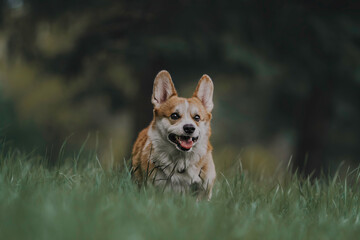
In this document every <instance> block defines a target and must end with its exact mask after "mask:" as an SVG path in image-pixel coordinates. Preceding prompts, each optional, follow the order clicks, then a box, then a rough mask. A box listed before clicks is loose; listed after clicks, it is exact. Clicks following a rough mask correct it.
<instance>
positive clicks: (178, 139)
mask: <svg viewBox="0 0 360 240" xmlns="http://www.w3.org/2000/svg"><path fill="white" fill-rule="evenodd" d="M213 90H214V86H213V83H212V81H211V79H210V77H209V76H208V75H206V74H205V75H203V76H202V77H201V79H200V81H199V83H198V85H197V87H196V90H195V92H194V94H193V96H192V97H191V98H181V97H178V95H177V92H176V90H175V86H174V84H173V82H172V80H171V76H170V74H169V73H168V72H167V71H161V72H159V73H158V75H157V76H156V78H155V81H154V88H153V94H152V103H153V105H154V121H155V126H156V129H157V130H158V131H159V133H160V135H161V138H162V139H163V140H166V141H167V142H168V143H169V144H171V145H173V146H175V147H176V148H177V149H178V150H179V151H184V152H188V151H191V150H192V149H193V148H194V147H195V146H196V145H197V144H203V145H204V144H206V146H207V141H208V138H209V136H210V120H211V111H212V109H213V106H214V105H213V101H212V97H213Z"/></svg>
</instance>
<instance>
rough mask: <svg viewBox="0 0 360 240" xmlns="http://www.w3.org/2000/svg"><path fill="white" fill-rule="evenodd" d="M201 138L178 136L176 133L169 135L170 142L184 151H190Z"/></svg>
mask: <svg viewBox="0 0 360 240" xmlns="http://www.w3.org/2000/svg"><path fill="white" fill-rule="evenodd" d="M198 138H199V137H190V136H178V135H176V134H174V133H170V134H169V140H170V141H171V142H173V143H175V144H176V146H177V147H178V148H179V149H180V150H182V151H189V150H190V149H191V148H192V147H193V146H194V144H195V143H196V142H197V140H198Z"/></svg>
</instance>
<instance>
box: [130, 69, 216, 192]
mask: <svg viewBox="0 0 360 240" xmlns="http://www.w3.org/2000/svg"><path fill="white" fill-rule="evenodd" d="M213 90H214V85H213V82H212V81H211V79H210V77H209V76H208V75H206V74H205V75H203V76H202V77H201V79H200V81H199V83H198V85H197V87H196V90H195V92H194V94H193V96H192V97H191V98H182V97H179V96H178V94H177V92H176V90H175V86H174V84H173V82H172V80H171V76H170V74H169V73H168V72H167V71H165V70H163V71H160V72H159V73H158V74H157V76H156V77H155V81H154V87H153V93H152V99H151V102H152V104H153V106H154V110H153V115H154V117H153V120H152V121H151V123H150V125H149V126H148V127H147V128H145V129H144V130H142V131H141V132H140V133H139V136H138V138H137V140H136V142H135V144H134V147H133V150H132V171H133V178H134V180H135V181H136V183H137V184H139V185H142V184H147V183H151V184H153V185H155V186H157V187H161V188H162V189H163V190H164V191H174V192H177V193H185V192H192V193H194V192H195V194H196V195H197V196H198V199H201V198H207V199H210V198H211V195H212V188H213V185H214V181H215V177H216V172H215V165H214V162H213V158H212V146H211V144H210V141H209V138H210V135H211V128H210V121H211V118H212V115H211V111H212V109H213V106H214V104H213V100H212V98H213Z"/></svg>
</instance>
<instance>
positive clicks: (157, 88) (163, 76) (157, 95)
mask: <svg viewBox="0 0 360 240" xmlns="http://www.w3.org/2000/svg"><path fill="white" fill-rule="evenodd" d="M176 95H177V93H176V90H175V86H174V83H173V82H172V80H171V76H170V74H169V73H168V71H166V70H162V71H160V72H159V73H158V74H157V75H156V77H155V81H154V88H153V94H152V98H151V102H152V104H153V105H154V107H158V106H159V105H160V104H162V103H163V102H165V101H166V100H168V99H169V98H170V97H172V96H176Z"/></svg>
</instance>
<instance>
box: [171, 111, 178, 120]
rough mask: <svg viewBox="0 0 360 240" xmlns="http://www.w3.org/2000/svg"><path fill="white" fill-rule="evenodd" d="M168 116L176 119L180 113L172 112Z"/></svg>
mask: <svg viewBox="0 0 360 240" xmlns="http://www.w3.org/2000/svg"><path fill="white" fill-rule="evenodd" d="M170 117H171V119H172V120H177V119H179V118H180V115H179V114H178V113H173V114H171V115H170Z"/></svg>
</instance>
